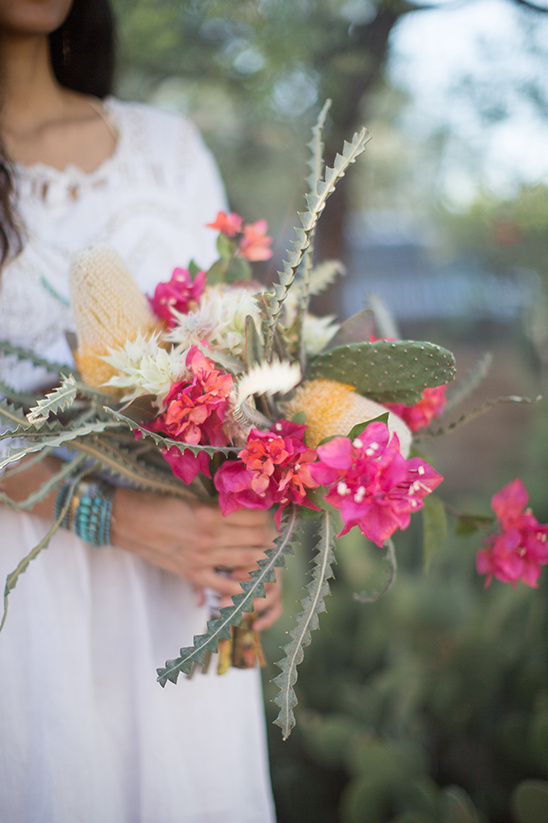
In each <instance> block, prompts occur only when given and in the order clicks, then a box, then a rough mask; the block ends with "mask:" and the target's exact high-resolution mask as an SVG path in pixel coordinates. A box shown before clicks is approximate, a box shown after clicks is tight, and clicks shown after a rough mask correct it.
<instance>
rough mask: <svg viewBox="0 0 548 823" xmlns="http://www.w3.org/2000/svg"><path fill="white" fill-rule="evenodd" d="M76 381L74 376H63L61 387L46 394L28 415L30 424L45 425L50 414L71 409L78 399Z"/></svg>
mask: <svg viewBox="0 0 548 823" xmlns="http://www.w3.org/2000/svg"><path fill="white" fill-rule="evenodd" d="M76 394H77V387H76V380H75V379H74V376H73V375H72V374H70V375H63V377H62V379H61V385H60V386H56V388H55V389H53V391H51V392H49V393H48V394H46V396H45V397H43V398H42V399H41V400H39V401H38V403H37V404H36V406H33V407H32V409H31V410H30V411H29V413H28V414H27V420H28V421H29V423H33V424H39V423H44V422H45V421H46V420H47V419H48V418H49V416H50V414H54V415H57V414H58V413H59V412H62V411H66V410H67V409H69V408H70V407H71V406H72V404H73V403H74V401H75V399H76Z"/></svg>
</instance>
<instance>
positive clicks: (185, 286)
mask: <svg viewBox="0 0 548 823" xmlns="http://www.w3.org/2000/svg"><path fill="white" fill-rule="evenodd" d="M205 278H206V275H205V272H203V271H199V272H198V273H197V274H196V277H195V278H194V281H193V280H192V277H191V275H190V272H189V271H188V269H179V268H177V269H174V270H173V274H172V275H171V280H169V281H168V282H167V283H158V285H157V286H156V289H155V291H154V296H153V297H149V302H150V305H151V307H152V311H153V312H154V313H155V314H156V315H157V316H158V317H160V318H161V319H162V320H163V321H164V322H165V323H166V324H167V325H168V326H169V327H170V328H173V326H174V325H175V323H176V318H175V315H174V314H173V310H174V309H175V310H176V311H178V312H180V313H181V314H187V313H188V312H189V311H190V309H192V308H193V307H194V306H195V305H196V304H197V303H198V302H199V300H200V297H201V295H202V292H203V290H204V285H205Z"/></svg>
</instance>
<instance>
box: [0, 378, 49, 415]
mask: <svg viewBox="0 0 548 823" xmlns="http://www.w3.org/2000/svg"><path fill="white" fill-rule="evenodd" d="M0 397H3V398H4V399H7V400H10V401H11V402H12V403H13V404H14V405H15V406H18V407H20V408H27V409H28V408H30V407H31V406H34V404H35V403H36V402H37V401H38V400H39V399H40V398H39V396H37V395H35V394H26V393H25V392H20V391H16V390H15V389H14V388H12V386H10V385H9V384H8V383H4V381H3V380H0Z"/></svg>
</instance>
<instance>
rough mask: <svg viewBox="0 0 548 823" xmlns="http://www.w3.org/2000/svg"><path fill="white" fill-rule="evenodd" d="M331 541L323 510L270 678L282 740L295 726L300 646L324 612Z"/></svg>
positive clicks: (328, 519)
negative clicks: (296, 608)
mask: <svg viewBox="0 0 548 823" xmlns="http://www.w3.org/2000/svg"><path fill="white" fill-rule="evenodd" d="M334 542H335V529H334V526H333V523H332V516H331V514H330V513H329V512H324V513H323V514H322V527H321V532H320V537H319V540H318V543H317V545H316V555H315V557H314V561H313V563H314V566H313V569H312V578H311V580H310V582H309V584H308V585H307V587H306V588H307V591H308V593H307V595H306V597H305V598H304V599H303V600H302V611H301V612H300V613H299V615H298V617H297V623H296V625H295V627H294V628H293V629H292V630H291V632H290V635H291V640H290V642H289V643H288V644H287V645H286V646H284V649H283V651H284V653H285V656H284V657H283V658H282V660H280V661H279V662H278V663H277V664H276V665H277V666H279V667H280V669H281V672H280V674H279V675H278V676H277V677H275V678H274V683H275V684H276V685H277V686H278V688H279V689H280V693H279V694H278V695H277V697H275V698H274V700H273V702H274V703H276V705H277V706H278V707H279V709H280V711H279V713H278V717H277V718H276V720H275V721H274V723H275V724H276V725H277V726H280V728H281V729H282V736H283V739H284V740H287V738H288V737H289V735H290V734H291V730H292V729H293V727H294V726H295V715H294V711H293V710H294V708H295V706H296V705H297V696H296V694H295V689H294V686H295V683H296V682H297V666H298V665H299V663H301V662H302V659H303V656H304V651H303V650H304V647H305V646H308V645H310V642H311V635H310V632H311V631H313V630H314V629H317V628H318V615H319V614H321V612H323V611H325V603H324V598H325V597H326V596H327V595H328V594H329V583H328V580H329V579H330V578H331V577H333V570H332V564H333V563H334V562H335V557H334V555H333V545H334Z"/></svg>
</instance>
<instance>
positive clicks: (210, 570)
mask: <svg viewBox="0 0 548 823" xmlns="http://www.w3.org/2000/svg"><path fill="white" fill-rule="evenodd" d="M111 535H112V542H113V543H114V545H116V546H119V547H120V548H123V549H127V550H128V551H131V552H133V553H134V554H137V555H139V556H140V557H142V558H143V559H144V560H146V561H148V562H149V563H152V564H153V565H155V566H158V567H159V568H161V569H164V570H165V571H168V572H171V573H172V574H176V575H178V576H179V577H183V578H184V579H185V580H189V581H190V582H191V583H192V585H193V586H194V587H195V588H196V589H202V588H210V589H213V590H214V591H216V592H219V594H221V595H223V596H225V597H231V596H233V595H235V594H238V592H240V591H241V588H240V584H239V582H238V581H239V580H244V579H245V578H246V577H247V576H248V574H249V572H250V571H251V570H252V569H254V568H256V566H257V562H258V561H259V560H260V559H261V558H262V557H264V552H265V550H266V549H268V548H269V547H270V546H271V545H272V543H273V540H274V537H275V532H274V529H273V528H272V526H271V524H270V516H269V514H268V512H265V511H260V510H255V509H242V510H240V511H236V512H233V513H232V514H229V515H228V516H227V517H223V515H222V514H221V510H220V509H219V507H218V506H216V505H210V504H207V503H201V502H199V501H193V500H186V499H181V498H176V497H168V496H164V495H157V494H151V493H145V492H139V491H135V490H133V489H127V488H118V489H117V490H116V493H115V496H114V504H113V514H112V525H111ZM278 602H279V587H278V584H267V593H266V597H265V598H264V599H262V598H261V600H258V601H257V604H258V606H259V608H260V609H261V610H262V611H263V612H264V614H263V618H264V619H262V618H259V620H258V621H257V623H258V624H259V627H260V626H261V621H262V622H263V623H264V625H263V628H265V627H266V625H267V624H268V625H270V622H268V621H269V617H268V615H269V614H272V615H276V617H277V616H278V605H277V603H278ZM280 610H281V609H280ZM274 619H275V617H274V618H273V619H272V621H271V622H274Z"/></svg>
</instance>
